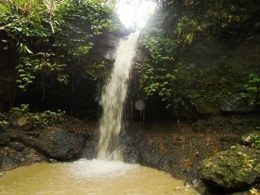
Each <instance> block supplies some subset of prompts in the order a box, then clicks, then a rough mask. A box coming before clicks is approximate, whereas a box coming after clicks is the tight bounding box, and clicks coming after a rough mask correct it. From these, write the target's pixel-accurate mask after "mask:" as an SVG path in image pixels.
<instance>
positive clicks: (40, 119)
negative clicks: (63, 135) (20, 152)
mask: <svg viewBox="0 0 260 195" xmlns="http://www.w3.org/2000/svg"><path fill="white" fill-rule="evenodd" d="M10 112H11V113H12V114H13V115H15V116H17V117H21V116H24V117H25V118H26V119H27V121H28V122H29V123H30V125H31V126H33V127H35V126H38V127H41V128H46V127H47V126H50V125H53V124H56V123H58V122H59V121H60V120H62V116H63V115H64V114H65V111H61V110H58V111H57V112H53V111H50V110H46V111H44V112H42V113H32V112H30V110H29V105H28V104H21V106H20V107H13V108H12V109H11V110H10Z"/></svg>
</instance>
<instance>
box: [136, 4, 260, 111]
mask: <svg viewBox="0 0 260 195" xmlns="http://www.w3.org/2000/svg"><path fill="white" fill-rule="evenodd" d="M159 5H160V6H161V12H159V11H158V12H157V14H158V13H159V14H158V15H157V16H155V18H156V22H157V23H156V24H154V21H152V22H151V23H152V24H150V27H151V28H150V29H149V30H147V31H146V32H145V34H143V35H142V37H141V43H142V45H143V46H144V47H145V48H146V49H147V50H148V51H149V53H150V56H149V57H148V58H147V59H146V60H145V65H144V68H143V69H142V70H140V71H139V74H140V93H141V94H143V95H144V96H145V97H147V96H152V95H154V94H158V95H159V96H160V97H161V100H162V101H165V102H166V103H167V104H166V107H167V108H170V107H171V108H173V110H174V111H175V113H176V115H178V110H181V109H183V108H186V109H188V108H189V107H190V106H194V107H195V108H196V109H197V110H200V107H204V108H206V109H208V110H207V112H208V113H217V112H218V111H219V108H220V105H221V102H224V101H226V100H228V99H229V98H231V97H232V95H235V94H239V92H241V91H243V93H241V94H240V96H243V97H240V98H241V99H243V100H244V101H248V104H249V105H251V106H256V105H257V104H259V90H260V89H259V81H258V79H259V77H258V76H257V78H256V75H255V76H254V78H250V81H249V82H248V83H247V84H245V82H246V74H245V73H243V72H242V71H241V68H239V67H238V66H236V65H235V64H232V62H231V61H230V60H229V57H230V56H229V55H230V54H229V53H227V54H223V55H222V58H219V59H218V60H216V61H215V62H214V64H204V65H201V67H195V64H190V63H187V62H186V60H185V58H186V57H187V56H186V53H187V52H188V51H189V49H190V48H191V47H193V48H195V47H198V46H199V45H198V43H205V44H209V45H210V43H214V41H215V42H218V40H220V39H221V40H229V39H230V40H232V44H233V43H239V42H240V41H241V40H244V39H243V36H235V37H236V39H235V38H233V36H234V35H238V32H240V31H241V30H242V29H245V28H252V26H253V25H254V24H256V23H258V21H257V20H256V19H255V15H256V14H257V13H258V11H259V9H260V5H259V4H258V3H256V2H246V1H244V0H239V1H236V2H234V1H231V0H221V1H213V0H206V1H200V0H194V1H189V0H185V1H181V0H177V1H170V0H168V1H165V2H164V3H160V4H159ZM173 13H174V14H173ZM148 25H149V24H148ZM231 37H232V39H231ZM204 52H206V49H205V50H204ZM201 57H202V55H201Z"/></svg>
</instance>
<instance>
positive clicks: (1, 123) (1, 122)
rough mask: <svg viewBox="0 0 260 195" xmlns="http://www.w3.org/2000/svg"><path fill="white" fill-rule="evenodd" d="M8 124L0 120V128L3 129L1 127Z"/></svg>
mask: <svg viewBox="0 0 260 195" xmlns="http://www.w3.org/2000/svg"><path fill="white" fill-rule="evenodd" d="M8 124H9V123H8V121H6V120H4V119H3V120H0V127H3V126H6V125H8Z"/></svg>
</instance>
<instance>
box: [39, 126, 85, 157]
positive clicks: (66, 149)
mask: <svg viewBox="0 0 260 195" xmlns="http://www.w3.org/2000/svg"><path fill="white" fill-rule="evenodd" d="M85 142H86V141H85V138H84V137H83V136H80V135H75V134H72V133H70V132H69V131H67V130H64V129H50V130H48V131H45V132H43V133H42V134H41V135H40V136H39V137H38V138H37V139H36V141H35V146H36V148H37V149H39V150H40V151H41V152H43V153H44V154H46V155H47V156H49V157H52V158H55V159H59V160H70V159H73V158H76V157H79V155H80V154H81V152H82V151H83V149H84V146H85Z"/></svg>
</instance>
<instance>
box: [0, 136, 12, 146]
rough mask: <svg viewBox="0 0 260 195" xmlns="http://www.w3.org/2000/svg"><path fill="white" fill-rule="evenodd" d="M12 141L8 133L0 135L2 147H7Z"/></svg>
mask: <svg viewBox="0 0 260 195" xmlns="http://www.w3.org/2000/svg"><path fill="white" fill-rule="evenodd" d="M9 141H10V135H9V134H8V133H0V146H4V145H7V144H8V143H9Z"/></svg>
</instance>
